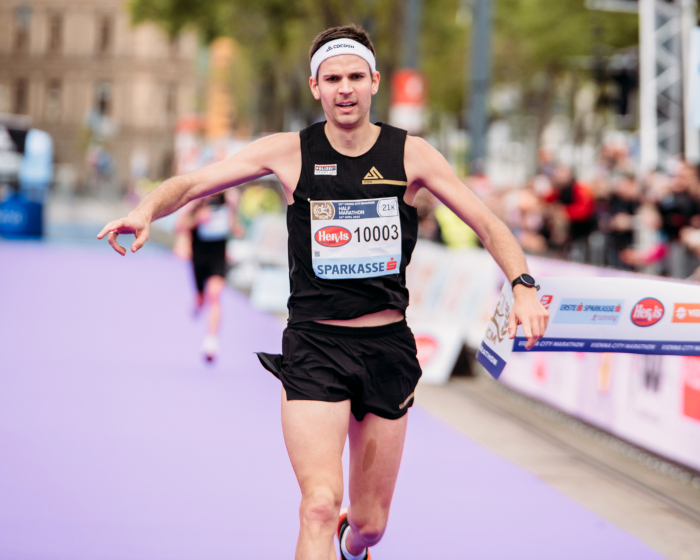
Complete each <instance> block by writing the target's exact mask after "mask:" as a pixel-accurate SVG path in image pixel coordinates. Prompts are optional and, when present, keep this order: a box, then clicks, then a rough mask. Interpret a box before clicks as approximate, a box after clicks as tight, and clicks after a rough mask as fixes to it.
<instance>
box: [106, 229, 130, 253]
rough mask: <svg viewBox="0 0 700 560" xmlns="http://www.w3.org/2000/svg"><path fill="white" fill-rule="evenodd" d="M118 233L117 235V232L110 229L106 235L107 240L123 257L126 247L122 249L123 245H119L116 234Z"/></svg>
mask: <svg viewBox="0 0 700 560" xmlns="http://www.w3.org/2000/svg"><path fill="white" fill-rule="evenodd" d="M118 235H119V234H118V233H116V232H114V231H110V232H109V235H108V236H107V241H108V242H109V244H110V245H111V246H112V248H113V249H114V250H115V251H116V252H117V253H119V254H120V255H121V256H122V257H123V256H124V255H126V249H124V247H122V246H121V245H119V243H117V236H118Z"/></svg>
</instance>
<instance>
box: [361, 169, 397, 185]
mask: <svg viewBox="0 0 700 560" xmlns="http://www.w3.org/2000/svg"><path fill="white" fill-rule="evenodd" d="M362 184H363V185H402V186H405V185H408V182H407V181H393V180H391V179H385V178H384V176H383V175H382V174H381V173H379V171H378V170H377V168H376V167H374V166H372V169H370V170H369V171H368V172H367V175H365V178H364V179H362Z"/></svg>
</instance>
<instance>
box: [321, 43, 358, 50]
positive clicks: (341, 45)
mask: <svg viewBox="0 0 700 560" xmlns="http://www.w3.org/2000/svg"><path fill="white" fill-rule="evenodd" d="M341 47H345V48H346V49H354V48H355V46H354V45H348V44H347V43H342V44H340V45H329V47H328V48H327V49H326V52H329V51H332V50H333V49H339V48H341Z"/></svg>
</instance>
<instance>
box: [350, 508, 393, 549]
mask: <svg viewBox="0 0 700 560" xmlns="http://www.w3.org/2000/svg"><path fill="white" fill-rule="evenodd" d="M387 521H388V512H384V511H376V512H373V513H372V514H370V515H361V514H360V515H358V516H356V515H355V512H354V511H351V517H350V525H351V526H352V528H353V529H354V530H355V531H357V532H358V533H359V535H360V536H361V537H362V540H363V541H364V543H365V546H374V545H375V544H377V543H378V542H379V541H380V540H382V537H383V536H384V531H385V530H386V524H387Z"/></svg>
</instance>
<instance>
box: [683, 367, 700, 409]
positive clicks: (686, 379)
mask: <svg viewBox="0 0 700 560" xmlns="http://www.w3.org/2000/svg"><path fill="white" fill-rule="evenodd" d="M681 370H682V372H683V414H684V415H685V416H687V417H688V418H692V419H693V420H700V358H689V357H686V358H683V362H682V365H681Z"/></svg>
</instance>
